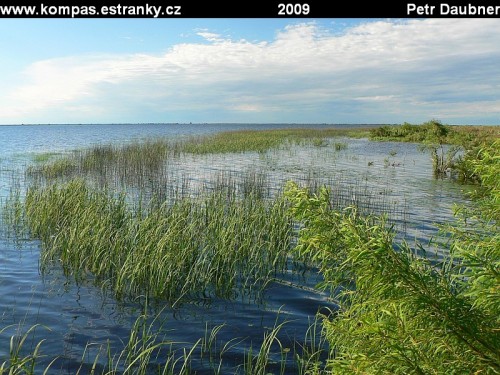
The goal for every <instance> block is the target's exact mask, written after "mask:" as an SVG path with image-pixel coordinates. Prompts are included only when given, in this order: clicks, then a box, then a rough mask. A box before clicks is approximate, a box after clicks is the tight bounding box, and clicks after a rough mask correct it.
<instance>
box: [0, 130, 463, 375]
mask: <svg viewBox="0 0 500 375" xmlns="http://www.w3.org/2000/svg"><path fill="white" fill-rule="evenodd" d="M305 126H307V125H289V124H281V125H275V124H267V125H266V124H260V125H255V124H182V125H180V124H130V125H36V126H35V125H33V126H0V199H2V201H4V200H5V198H6V197H7V195H8V193H9V190H10V189H11V187H12V184H13V183H15V182H16V181H19V183H21V184H22V178H23V171H24V168H26V166H27V165H29V164H30V163H32V162H33V157H34V156H35V155H36V154H39V153H47V152H55V153H64V152H70V151H72V150H75V149H81V148H85V147H88V146H90V145H93V144H102V143H104V144H108V143H117V144H121V143H126V142H130V141H133V140H137V139H147V138H148V139H150V138H158V137H167V138H172V139H173V138H178V137H187V136H192V135H203V134H210V133H215V132H220V131H225V130H240V129H272V128H290V127H300V128H303V127H305ZM310 126H311V127H314V128H318V127H326V125H323V126H319V125H310ZM351 126H352V125H351ZM341 141H342V142H346V143H347V144H348V148H347V150H345V151H339V152H335V151H334V150H333V148H332V147H329V148H324V149H321V148H320V149H317V150H311V148H308V147H295V148H291V149H285V150H278V151H276V150H273V151H269V152H268V153H266V154H265V155H259V154H256V153H243V154H237V155H222V156H209V157H192V156H185V157H183V158H181V159H180V160H179V162H178V165H176V168H179V170H180V171H183V172H182V173H186V174H188V175H189V176H190V178H191V180H192V181H193V184H195V183H196V181H199V180H200V178H201V177H200V176H203V178H208V177H210V176H213V175H216V174H217V173H221V172H228V171H229V172H231V173H233V172H235V171H238V170H249V169H252V168H253V169H255V170H265V172H266V174H267V175H268V176H269V177H270V179H272V180H273V181H275V184H276V183H277V184H278V185H279V184H282V183H284V182H285V181H287V180H288V179H297V180H304V179H307V176H310V175H314V176H315V177H316V178H317V179H318V180H319V181H324V182H325V183H328V184H330V185H331V186H333V187H334V190H335V191H336V192H337V194H338V195H339V196H340V195H342V194H343V192H344V191H347V192H349V194H352V195H353V196H352V197H351V196H350V197H342V199H343V202H344V201H346V200H349V199H351V200H352V201H353V203H355V202H358V201H362V200H363V199H367V197H368V199H369V200H370V201H371V207H374V208H376V207H377V204H379V203H380V204H381V205H382V209H383V210H387V209H388V210H389V211H390V212H391V214H392V215H393V217H392V219H393V221H394V223H395V224H396V226H397V228H398V231H399V233H400V236H405V237H406V238H409V239H410V240H411V239H418V240H420V241H427V240H429V239H430V238H431V236H432V235H433V234H435V232H436V228H435V226H434V223H436V222H443V221H444V220H448V219H450V218H451V217H452V212H451V206H452V203H453V202H456V201H461V200H462V199H463V195H462V192H461V189H462V188H461V187H460V186H458V185H457V184H456V183H454V182H452V181H450V180H435V179H434V178H433V175H432V170H431V163H430V158H429V156H428V155H426V154H424V153H422V152H420V151H419V149H418V147H417V145H414V144H400V143H393V142H383V143H376V142H370V141H368V140H366V139H356V140H351V139H342V140H341ZM391 153H392V156H391ZM207 176H208V177H207ZM345 186H350V187H351V188H350V189H347V190H345V189H343V187H345ZM273 188H276V186H274V187H273ZM353 191H354V192H355V193H354V194H353ZM39 254H40V244H39V242H38V241H36V240H31V239H23V238H18V239H17V241H13V239H12V237H11V236H9V235H8V234H7V233H6V228H5V227H1V226H0V330H1V329H2V328H3V327H7V326H9V325H13V326H12V327H10V328H6V329H5V330H4V331H3V332H2V333H0V363H1V362H3V359H2V358H3V357H4V356H6V354H7V353H8V350H9V339H10V336H12V335H14V334H16V333H18V332H16V330H19V329H20V330H21V332H23V331H25V330H26V329H28V328H29V327H31V326H32V325H33V324H41V325H43V326H46V327H47V328H44V327H39V328H37V330H36V334H35V335H34V336H33V337H32V340H28V341H29V345H27V348H30V347H31V348H32V347H33V345H34V344H36V343H37V342H38V341H39V340H40V338H44V339H45V340H46V341H45V342H44V344H43V346H42V348H43V353H44V354H46V355H47V356H48V357H47V358H52V357H53V356H60V358H59V359H58V361H57V362H56V363H55V364H54V365H53V369H52V372H51V373H55V374H59V373H67V374H72V373H74V372H75V371H76V369H77V368H78V366H80V364H81V363H82V355H83V353H85V352H86V353H87V354H89V356H88V358H89V359H88V360H89V361H90V362H92V360H93V357H92V353H94V354H95V352H96V351H97V350H98V347H99V345H100V344H106V343H107V342H108V340H109V342H110V344H111V346H112V347H116V348H117V347H120V345H121V342H122V341H126V340H127V337H128V334H129V332H130V327H131V325H132V324H133V322H134V320H135V319H136V318H137V316H138V315H139V314H140V313H141V304H140V303H133V302H129V303H117V302H116V301H115V300H114V299H113V298H112V297H111V296H109V295H107V291H106V290H105V289H104V290H101V289H99V288H96V287H95V286H93V285H92V283H91V282H87V283H84V284H83V285H77V284H76V283H75V282H74V281H72V280H71V279H68V278H66V277H65V276H64V275H63V274H62V270H61V269H60V268H58V267H57V265H56V266H54V267H53V268H52V269H51V270H50V272H48V273H44V274H41V273H40V271H39ZM305 276H306V277H305V278H303V277H302V276H300V275H296V274H293V273H291V272H290V273H289V274H286V275H282V276H281V277H280V280H278V281H279V282H276V283H271V284H270V286H269V288H268V290H267V291H266V293H265V296H264V298H263V299H262V300H261V301H259V302H258V303H252V302H249V301H248V300H242V298H238V299H236V300H234V301H222V300H213V301H211V302H210V304H209V305H207V304H206V303H202V301H199V302H197V301H195V302H193V303H190V304H185V305H183V306H181V307H180V308H178V309H175V310H172V309H169V308H168V307H166V310H164V312H163V316H164V317H165V318H166V319H167V321H166V327H167V329H169V330H171V331H170V332H169V336H168V338H169V339H171V340H174V341H183V342H191V343H194V342H195V341H196V340H197V339H199V338H200V337H202V336H203V335H204V333H205V330H206V327H207V326H208V327H213V326H216V325H219V324H223V323H224V324H226V325H225V327H223V329H222V330H221V332H220V334H219V338H220V340H221V341H227V340H230V339H233V338H240V339H242V341H241V342H240V343H239V344H235V345H234V346H233V347H232V348H231V350H229V351H228V353H227V358H228V362H227V367H225V368H224V371H223V372H224V373H229V374H230V373H234V371H235V368H234V366H235V365H236V364H238V363H242V361H243V359H244V354H245V350H247V349H248V346H249V345H250V343H252V342H253V343H254V344H256V343H258V342H259V341H260V340H261V339H262V336H263V333H264V332H265V330H266V329H267V328H269V327H272V326H273V325H274V324H275V322H276V320H277V319H278V321H279V322H281V321H284V320H287V321H289V323H287V324H286V325H285V328H284V329H283V332H282V336H281V339H282V340H283V342H284V343H285V345H286V344H287V343H288V344H290V345H291V343H292V341H293V339H294V338H295V339H297V340H298V341H300V342H302V341H303V337H304V335H305V332H306V330H307V328H308V326H309V323H310V321H311V319H312V318H313V317H314V315H315V313H316V312H317V311H318V309H321V308H325V307H326V308H331V309H334V308H335V305H334V304H333V303H332V302H330V301H328V299H327V298H326V295H324V294H322V293H319V292H317V291H315V290H314V289H313V288H314V285H315V284H316V283H317V282H318V281H319V278H318V277H317V275H315V274H314V272H312V273H311V272H310V273H308V274H306V275H305ZM161 307H162V306H156V308H157V309H159V308H161ZM278 312H279V315H278ZM49 329H50V331H49ZM89 343H92V345H90V346H88V345H89ZM85 361H86V360H85V359H84V360H83V362H85ZM42 363H43V360H42ZM208 373H210V371H208Z"/></svg>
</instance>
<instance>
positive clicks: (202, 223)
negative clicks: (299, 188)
mask: <svg viewBox="0 0 500 375" xmlns="http://www.w3.org/2000/svg"><path fill="white" fill-rule="evenodd" d="M25 205H26V217H27V223H28V226H29V228H30V231H31V234H32V235H33V236H34V237H36V238H40V239H41V240H42V244H43V252H42V262H41V263H42V267H43V266H44V265H45V264H47V263H48V262H52V261H56V260H57V261H60V262H61V264H62V266H63V268H64V270H65V272H66V274H68V275H73V276H74V277H75V278H76V279H77V280H79V279H83V278H85V277H86V273H87V272H88V273H90V274H92V275H94V276H95V277H97V280H99V282H100V283H102V284H103V285H110V286H111V287H112V289H113V290H114V291H115V293H116V295H117V296H119V297H126V296H136V295H140V294H143V293H145V294H147V295H149V296H151V297H155V298H164V299H167V300H169V301H171V302H172V303H174V302H175V301H176V300H177V299H179V298H183V297H184V298H193V297H194V296H201V295H205V296H210V295H216V296H220V297H224V298H231V297H232V296H233V295H234V293H235V287H237V286H238V285H239V287H240V288H242V290H243V291H246V292H251V291H258V290H261V289H262V287H264V286H265V284H266V282H267V281H268V280H269V279H270V278H271V277H273V275H274V274H275V273H277V272H282V271H283V270H284V269H286V259H287V254H288V250H289V244H290V241H291V235H292V225H291V220H290V217H289V216H288V214H287V211H286V207H285V204H284V202H283V200H281V199H276V200H275V201H274V202H272V203H267V202H266V201H264V200H262V199H259V198H258V197H257V196H255V195H254V194H251V193H249V194H248V195H247V196H245V197H243V198H242V199H237V198H236V195H235V194H227V193H224V192H214V193H210V194H207V195H206V196H204V197H201V198H198V199H191V198H181V199H179V200H177V201H174V202H170V203H169V202H165V203H161V204H158V203H156V202H155V201H154V200H153V201H151V202H149V203H144V204H142V205H139V206H138V207H139V208H138V209H137V210H135V211H132V210H131V209H130V208H129V207H128V206H127V203H126V201H125V196H124V195H123V194H120V195H118V196H116V195H114V194H112V193H111V192H108V191H98V190H95V189H92V188H90V187H89V186H87V184H86V183H85V182H83V181H82V180H72V181H70V182H68V183H67V184H64V185H61V186H59V185H51V186H47V187H33V188H30V189H28V192H27V195H26V204H25ZM242 219H243V220H242Z"/></svg>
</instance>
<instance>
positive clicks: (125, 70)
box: [0, 18, 500, 124]
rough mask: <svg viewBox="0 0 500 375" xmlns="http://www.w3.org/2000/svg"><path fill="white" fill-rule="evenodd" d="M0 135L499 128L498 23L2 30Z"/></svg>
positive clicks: (27, 22) (78, 25) (44, 22)
mask: <svg viewBox="0 0 500 375" xmlns="http://www.w3.org/2000/svg"><path fill="white" fill-rule="evenodd" d="M0 36H1V37H0V72H1V73H0V124H23V123H24V124H33V123H35V124H37V123H58V124H64V123H144V122H147V123H149V122H153V123H177V122H179V123H189V122H193V123H205V122H207V123H216V122H227V123H234V122H236V123H332V124H345V123H364V124H368V123H369V124H381V123H385V124H393V123H403V122H410V123H422V122H425V121H429V120H431V119H437V120H439V121H441V122H443V123H445V124H500V42H499V41H500V19H486V18H485V19H466V18H462V19H439V18H432V19H326V18H320V19H277V18H276V19H272V18H271V19H152V18H151V19H111V18H109V19H102V18H101V19H2V21H1V22H0Z"/></svg>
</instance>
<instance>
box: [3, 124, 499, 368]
mask: <svg viewBox="0 0 500 375" xmlns="http://www.w3.org/2000/svg"><path fill="white" fill-rule="evenodd" d="M484 132H485V134H486V135H485V136H484V138H483V136H482V135H481V136H477V137H472V138H469V135H467V134H469V133H468V132H466V133H463V134H462V133H460V131H455V130H454V129H453V130H451V129H450V128H448V127H445V126H444V125H441V124H440V123H438V122H429V123H426V124H423V125H421V126H418V127H417V126H413V125H409V124H405V125H403V126H401V127H397V128H396V129H394V128H393V127H382V128H379V129H375V130H371V131H368V130H366V129H360V130H357V131H356V132H354V131H353V130H338V129H326V130H325V129H323V130H312V129H306V130H299V129H290V130H289V129H282V130H276V131H241V132H223V133H218V134H214V135H209V136H205V137H186V138H183V139H176V140H169V139H160V140H147V141H143V142H133V143H129V144H124V145H114V144H110V145H95V146H93V147H91V148H88V149H82V150H77V151H72V152H69V153H65V154H53V153H50V154H49V153H48V154H46V156H40V157H37V158H35V163H33V164H32V165H29V166H28V167H27V168H26V170H25V176H23V181H25V183H23V184H18V185H16V186H13V188H12V190H11V194H10V196H9V198H8V199H7V200H6V202H4V209H3V221H4V225H6V226H8V227H10V228H12V229H13V232H9V233H13V234H12V236H14V237H16V236H17V237H19V238H32V239H36V240H38V241H40V243H41V246H40V247H41V250H40V270H41V272H42V274H44V273H48V272H50V271H51V270H53V269H54V268H57V267H60V268H61V269H62V270H63V273H64V275H65V277H66V278H67V280H68V282H74V283H86V282H90V283H92V284H93V285H96V286H98V287H99V288H101V289H102V290H103V291H105V293H110V294H111V295H112V296H113V298H115V299H116V300H118V301H123V302H124V303H132V302H133V303H135V302H137V301H140V305H141V306H142V312H141V314H140V315H139V317H138V318H137V320H136V321H135V323H134V324H133V326H132V329H131V330H130V333H129V335H128V339H126V340H123V345H122V346H121V347H117V346H116V345H111V344H109V343H108V344H107V345H106V344H102V343H101V344H93V343H90V342H89V343H88V345H87V346H86V347H85V353H82V354H81V356H82V361H81V365H80V366H79V367H78V368H77V369H76V371H77V372H78V373H108V374H114V373H127V374H128V373H134V374H149V373H162V374H174V373H175V374H177V373H179V374H181V373H186V374H187V373H216V374H217V373H237V374H267V373H279V374H285V373H298V374H322V373H332V372H333V373H337V372H338V373H374V374H375V373H401V374H407V373H442V372H447V371H450V372H453V373H474V372H481V373H492V374H493V373H497V372H499V371H500V358H499V356H498V353H499V352H500V337H499V334H498V327H499V323H500V321H499V318H498V317H499V316H500V305H499V303H498V301H500V296H499V288H498V285H499V279H498V274H499V270H498V267H499V266H500V263H499V262H500V260H499V259H500V254H499V249H500V244H499V235H498V225H497V223H498V219H499V211H498V199H499V190H498V186H499V180H498V179H499V177H498V176H500V161H499V160H500V159H499V155H498V150H499V148H500V147H499V146H500V145H499V143H498V141H495V140H494V139H495V137H498V131H497V129H496V128H491V129H490V128H485V129H484ZM455 133H456V134H455ZM457 134H459V135H457ZM460 134H462V135H460ZM478 134H479V133H478ZM480 134H483V133H480ZM492 134H496V136H492ZM367 136H371V137H374V138H376V139H379V140H380V139H382V138H397V139H398V141H401V140H403V141H411V142H421V143H422V144H424V145H425V147H426V148H427V150H428V151H429V150H430V158H432V160H433V161H434V162H433V163H434V164H433V165H434V166H433V169H434V173H435V174H436V175H438V176H441V177H442V176H443V174H445V172H446V171H448V170H449V169H452V170H454V171H457V172H456V173H457V174H458V175H460V176H462V179H463V180H468V181H471V182H474V183H475V184H476V185H475V186H477V188H476V189H475V190H473V194H472V196H471V199H473V200H474V202H475V203H474V205H473V206H467V207H462V208H460V207H457V209H456V219H455V220H453V221H449V222H443V223H441V228H440V229H441V232H440V233H438V232H437V230H436V231H434V232H433V233H434V234H433V235H434V239H433V243H434V244H435V245H433V246H436V247H437V248H439V251H440V256H439V257H436V256H432V254H431V251H430V250H431V248H427V246H429V244H427V243H419V242H417V243H415V244H412V245H410V243H411V242H409V241H407V240H408V239H411V238H409V237H408V236H407V234H408V233H411V232H406V224H407V223H406V218H407V213H406V212H405V210H406V208H405V205H404V204H402V203H401V202H398V203H397V204H395V203H394V202H393V201H392V200H391V192H390V191H386V189H384V186H385V185H383V184H382V185H370V183H372V182H371V181H369V176H373V174H376V173H381V171H385V172H384V173H387V174H388V175H389V176H390V173H393V170H395V169H397V168H398V167H399V166H403V165H404V163H405V162H407V161H406V160H405V159H404V158H403V156H401V152H400V151H399V150H396V149H394V144H390V145H389V146H388V147H389V148H388V152H387V153H386V155H387V154H388V155H390V158H391V160H393V161H392V162H391V163H390V165H386V166H385V168H383V169H376V168H377V166H378V165H379V164H380V165H382V159H380V160H376V161H373V160H368V163H367V161H366V160H361V161H360V160H358V159H359V155H349V154H347V152H348V151H349V150H350V149H351V148H352V147H354V146H355V144H354V143H352V142H351V141H349V140H348V139H347V138H345V137H367ZM350 142H351V143H350ZM448 143H453V144H455V146H457V150H458V147H460V153H459V152H458V151H457V153H456V154H454V155H453V156H451V157H449V158H445V157H444V156H443V155H444V153H446V152H448V151H449V148H447V146H446V145H447V144H448ZM305 150H307V152H305ZM309 150H315V151H314V152H313V153H312V154H311V155H312V156H311V155H309V154H308V152H309ZM344 153H346V154H345V155H344ZM386 157H387V156H386ZM339 158H344V159H343V160H345V162H346V163H347V165H349V161H351V162H352V163H353V164H354V162H356V163H358V164H360V165H363V166H365V167H366V170H367V172H365V174H364V175H363V176H364V178H365V179H364V180H361V181H360V180H359V179H358V178H353V177H352V176H350V175H349V170H348V169H346V171H345V172H343V173H341V174H336V175H332V174H330V172H328V173H325V171H330V170H329V169H325V167H322V166H321V165H319V163H318V160H320V159H324V160H325V161H326V164H332V165H333V167H332V168H333V169H335V162H336V160H338V159H339ZM370 163H371V164H370ZM214 165H217V166H218V168H213V166H214ZM186 166H188V167H187V168H186ZM389 167H390V168H389ZM374 168H375V169H374ZM410 169H411V168H410ZM290 180H293V181H290ZM382 180H384V181H387V178H386V177H384V178H382ZM450 183H455V182H453V181H451V182H450ZM417 195H418V193H417ZM305 270H309V272H319V274H320V283H319V284H318V285H317V286H316V293H323V294H325V295H326V296H327V299H328V301H329V304H328V307H327V308H322V309H320V311H319V312H318V314H316V315H314V316H311V317H310V318H311V321H310V322H308V324H310V326H309V329H308V330H307V332H306V334H305V335H304V337H300V338H297V337H295V338H293V339H290V338H288V339H287V340H285V339H284V337H283V336H282V335H281V332H282V331H283V330H285V329H286V327H287V326H288V325H290V324H293V322H289V321H287V319H286V318H283V317H282V312H281V311H277V312H276V315H275V320H274V321H273V322H272V323H269V322H268V324H267V326H268V328H267V329H266V330H265V332H264V333H263V335H262V338H261V340H260V341H259V342H258V343H257V344H255V343H250V344H247V346H246V349H245V350H244V353H243V354H242V355H241V353H240V355H239V356H235V355H234V352H233V348H234V347H235V346H237V345H241V342H242V341H244V338H243V337H239V336H237V335H236V336H234V337H232V338H230V339H227V338H226V339H225V340H221V339H220V338H219V337H220V334H221V332H224V329H225V326H224V324H221V325H215V326H212V327H209V326H208V325H207V327H206V329H205V332H200V336H199V339H195V340H191V341H189V342H178V341H176V340H172V339H171V338H170V337H169V328H168V322H165V321H164V319H163V318H162V317H164V315H163V314H162V309H161V308H160V309H158V308H155V307H154V306H165V305H167V306H168V308H169V309H179V308H182V306H183V305H186V304H190V303H198V302H200V301H202V303H203V304H206V305H207V306H209V305H210V301H215V300H241V301H244V303H248V304H258V303H265V300H266V290H267V289H268V288H269V286H270V285H272V284H274V283H284V282H285V280H286V277H285V275H286V274H289V273H292V274H294V273H295V274H297V275H301V274H302V275H303V274H304V272H305ZM207 308H209V307H207ZM9 328H10V327H6V328H4V330H2V332H3V331H5V332H7V331H9ZM48 328H50V327H48ZM43 329H45V328H44V327H40V326H33V327H27V328H24V329H23V327H20V328H18V332H16V333H15V334H14V335H13V336H12V337H13V338H12V340H11V344H10V345H11V349H10V350H9V353H10V356H9V357H8V358H6V359H2V362H3V364H2V365H1V367H0V373H4V372H5V373H12V374H17V373H23V374H24V373H27V374H31V373H36V372H43V370H47V372H48V373H51V372H52V371H53V372H55V373H57V372H56V369H58V366H61V365H60V364H58V359H57V358H43V357H42V356H43V354H42V353H43V347H44V342H43V341H36V340H35V342H36V344H35V346H33V345H30V346H29V348H27V347H26V342H27V338H28V337H30V336H32V334H33V332H34V331H35V330H36V331H38V330H43ZM32 342H33V341H32ZM84 358H85V359H84ZM59 368H60V367H59Z"/></svg>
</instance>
